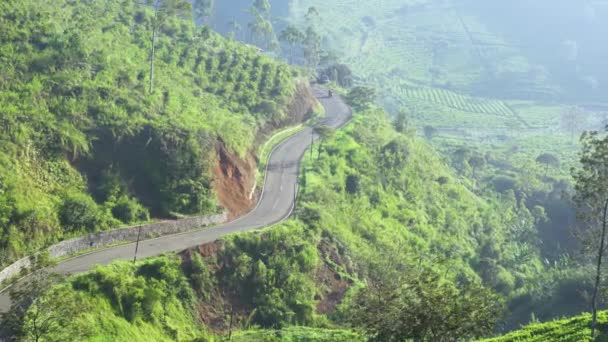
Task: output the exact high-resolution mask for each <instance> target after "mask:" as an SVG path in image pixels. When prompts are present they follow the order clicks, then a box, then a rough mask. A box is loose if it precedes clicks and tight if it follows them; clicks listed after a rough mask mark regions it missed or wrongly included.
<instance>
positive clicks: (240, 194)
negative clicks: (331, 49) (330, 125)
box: [212, 83, 316, 220]
mask: <svg viewBox="0 0 608 342" xmlns="http://www.w3.org/2000/svg"><path fill="white" fill-rule="evenodd" d="M315 104H316V99H315V97H314V95H313V93H312V90H311V88H310V86H309V85H308V84H305V83H301V84H299V85H298V87H297V89H296V92H295V95H294V97H293V100H292V101H291V103H290V104H289V105H287V109H286V111H287V113H288V115H287V118H286V119H284V120H282V121H281V122H272V123H269V124H268V125H266V127H264V128H263V129H262V130H260V132H258V143H261V141H262V140H263V139H265V138H264V137H265V135H266V133H269V132H272V131H273V130H275V129H277V128H279V127H284V126H286V125H289V124H292V123H296V122H302V121H304V120H305V119H306V118H307V117H308V116H309V115H310V113H311V112H312V109H313V107H314V106H315ZM216 150H217V156H216V160H217V162H216V164H215V166H214V167H213V170H212V172H213V176H214V177H213V178H214V190H215V192H216V193H217V197H218V199H219V202H220V205H221V206H222V207H224V208H226V209H227V210H228V212H229V215H228V219H229V220H233V219H235V218H237V217H239V216H242V215H244V214H246V213H247V212H249V211H250V210H251V209H253V207H254V206H255V204H256V203H257V199H258V195H259V194H258V193H257V192H252V190H253V189H254V188H253V187H254V185H255V171H256V167H257V163H256V159H255V157H254V156H252V155H248V156H247V157H246V158H245V159H244V160H243V159H241V158H239V157H238V156H236V155H235V154H234V153H232V152H230V151H229V150H227V149H226V148H225V146H224V145H223V144H221V143H220V144H218V147H217V149H216ZM254 150H255V149H254Z"/></svg>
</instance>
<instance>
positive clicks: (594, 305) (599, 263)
mask: <svg viewBox="0 0 608 342" xmlns="http://www.w3.org/2000/svg"><path fill="white" fill-rule="evenodd" d="M607 211H608V199H606V202H605V203H604V211H603V213H602V237H601V240H600V249H599V250H598V253H597V269H596V271H595V284H594V285H593V297H592V298H591V311H592V313H593V318H592V319H591V338H595V326H596V324H597V293H598V291H599V287H600V279H601V272H602V257H603V256H604V244H605V239H606V212H607Z"/></svg>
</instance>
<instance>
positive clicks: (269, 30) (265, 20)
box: [249, 0, 279, 51]
mask: <svg viewBox="0 0 608 342" xmlns="http://www.w3.org/2000/svg"><path fill="white" fill-rule="evenodd" d="M249 12H250V13H251V15H252V17H253V21H252V22H250V23H249V30H250V32H251V38H252V43H253V44H256V45H258V46H260V47H261V48H263V49H266V50H272V51H275V50H277V49H278V47H279V44H278V41H277V37H276V35H275V33H274V30H273V27H272V11H271V7H270V2H269V1H268V0H255V1H254V2H253V5H252V6H251V9H250V10H249Z"/></svg>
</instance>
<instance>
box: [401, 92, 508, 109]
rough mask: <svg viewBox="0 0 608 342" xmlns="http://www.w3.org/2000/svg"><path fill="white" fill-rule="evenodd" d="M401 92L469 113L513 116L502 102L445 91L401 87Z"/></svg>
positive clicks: (414, 97) (405, 95) (407, 95)
mask: <svg viewBox="0 0 608 342" xmlns="http://www.w3.org/2000/svg"><path fill="white" fill-rule="evenodd" d="M401 92H402V94H403V96H404V97H406V98H411V99H416V100H424V101H426V102H432V103H437V104H441V105H444V106H447V107H450V108H455V109H459V110H462V111H466V112H471V113H485V114H493V115H499V116H511V115H512V114H513V113H512V112H511V110H510V109H509V107H507V105H506V104H505V103H504V102H502V101H499V100H493V99H484V98H476V97H471V96H466V95H462V94H458V93H455V92H452V91H449V90H445V89H439V88H415V87H402V88H401Z"/></svg>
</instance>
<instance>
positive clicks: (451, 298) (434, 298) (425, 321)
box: [350, 256, 502, 342]
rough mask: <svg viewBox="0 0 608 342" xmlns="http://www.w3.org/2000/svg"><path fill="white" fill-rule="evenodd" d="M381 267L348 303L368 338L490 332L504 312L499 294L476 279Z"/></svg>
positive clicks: (444, 338) (442, 338)
mask: <svg viewBox="0 0 608 342" xmlns="http://www.w3.org/2000/svg"><path fill="white" fill-rule="evenodd" d="M386 257H388V256H386ZM387 259H390V257H388V258H387ZM387 262H389V261H388V260H387ZM389 263H390V262H389ZM392 266H394V265H392ZM380 269H382V272H383V274H382V275H380V279H375V281H372V282H370V285H369V286H368V287H367V288H366V289H363V290H361V291H359V293H358V295H357V297H356V298H355V299H354V301H353V302H352V303H351V304H350V314H351V315H352V316H351V318H350V322H351V324H353V325H354V326H355V327H360V328H363V330H364V331H365V332H366V334H367V335H368V336H369V339H370V340H371V341H382V342H385V341H386V342H390V341H395V342H398V341H409V340H414V341H455V340H460V339H470V338H478V337H482V336H487V335H490V334H491V332H492V331H493V329H494V325H495V324H496V322H497V321H498V320H499V318H500V315H501V313H502V303H501V300H500V298H499V297H498V296H496V295H495V294H493V293H492V292H491V291H489V290H488V289H486V288H483V287H482V286H480V285H478V284H470V283H469V284H463V285H460V286H457V285H456V284H454V283H450V282H448V281H445V280H444V279H442V278H443V277H442V276H441V275H440V274H438V273H437V272H436V271H433V270H431V269H424V270H416V269H410V270H407V271H405V272H401V273H399V272H395V269H394V268H393V267H391V268H382V267H381V268H380ZM376 272H377V270H376Z"/></svg>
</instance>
